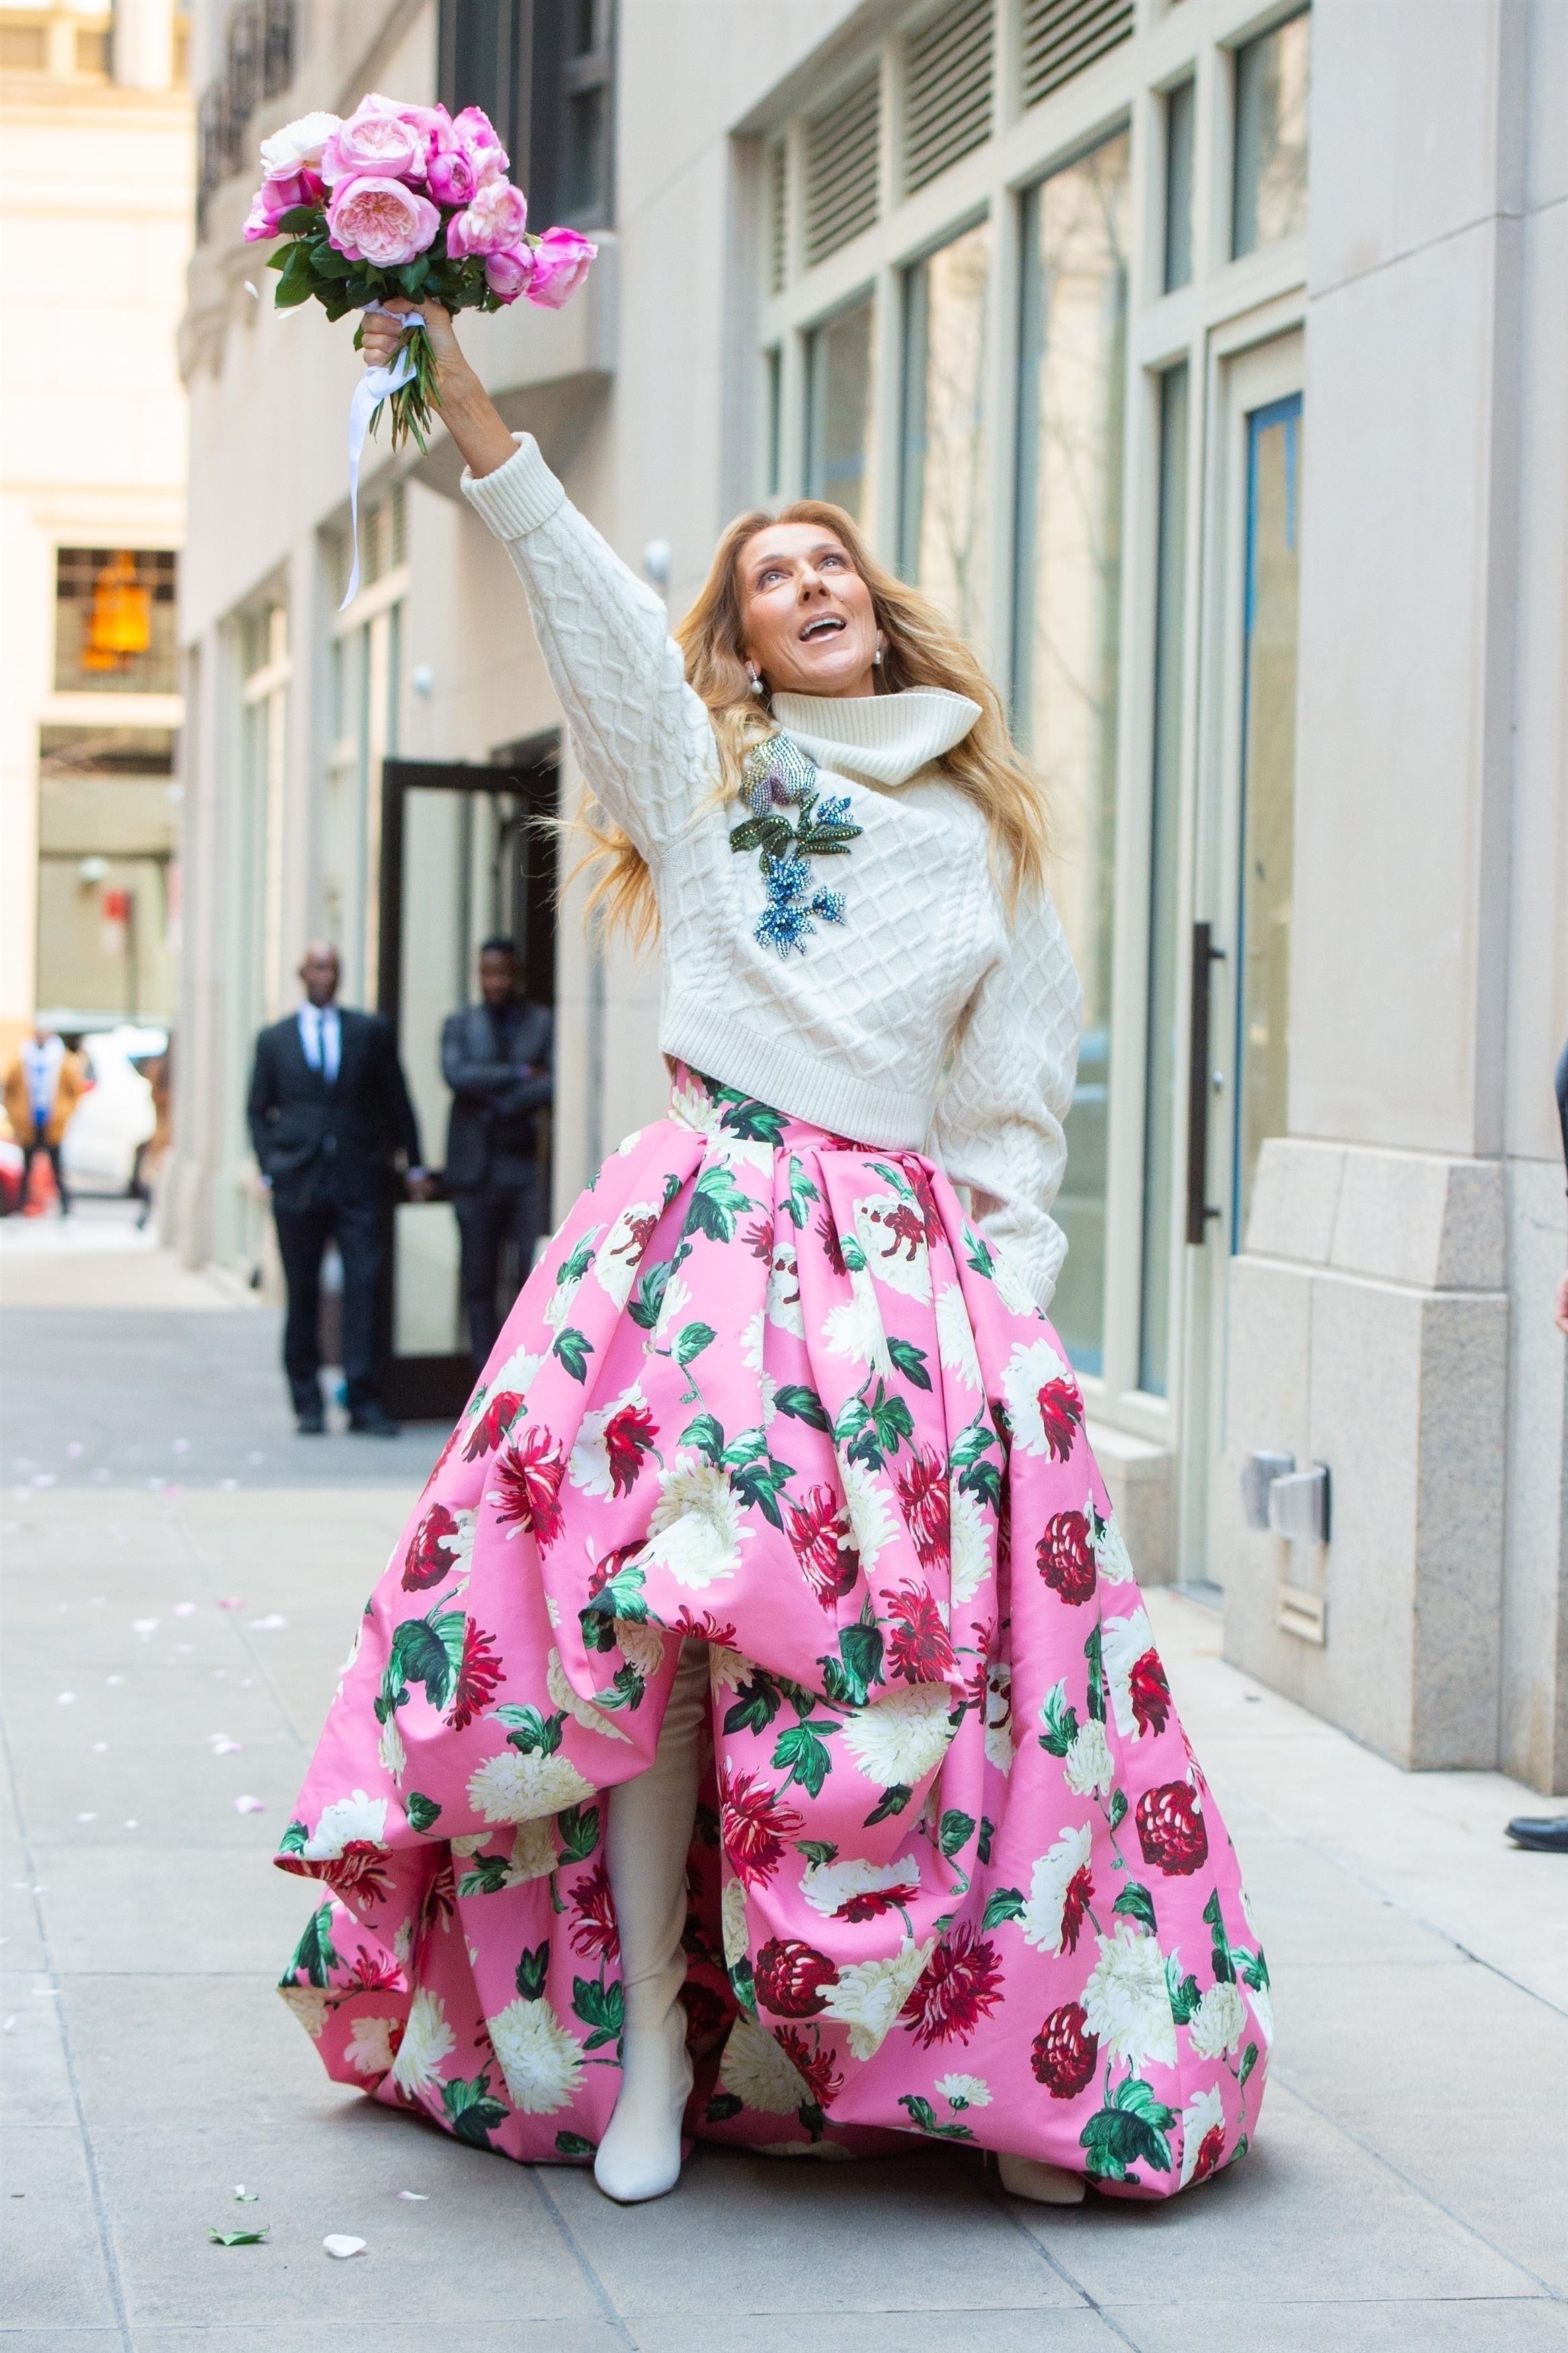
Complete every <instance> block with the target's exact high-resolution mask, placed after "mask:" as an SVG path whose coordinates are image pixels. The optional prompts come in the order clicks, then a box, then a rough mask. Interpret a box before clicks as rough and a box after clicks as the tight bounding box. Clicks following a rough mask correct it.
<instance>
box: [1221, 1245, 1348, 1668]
mask: <svg viewBox="0 0 1568 2353" xmlns="http://www.w3.org/2000/svg"><path fill="white" fill-rule="evenodd" d="M1311 1331H1312V1278H1311V1276H1310V1274H1309V1273H1307V1272H1306V1271H1302V1270H1299V1269H1297V1268H1295V1267H1291V1266H1285V1265H1281V1264H1280V1263H1279V1261H1273V1260H1262V1259H1255V1258H1251V1257H1243V1258H1238V1259H1237V1260H1236V1261H1235V1262H1234V1264H1233V1265H1232V1268H1231V1275H1230V1292H1229V1300H1228V1306H1227V1314H1226V1438H1225V1446H1224V1449H1223V1451H1222V1452H1221V1455H1220V1459H1219V1464H1218V1469H1217V1472H1216V1474H1215V1482H1214V1484H1213V1485H1212V1487H1211V1489H1210V1492H1209V1496H1208V1524H1209V1555H1210V1559H1211V1561H1212V1562H1213V1565H1214V1574H1215V1577H1217V1578H1218V1579H1219V1580H1220V1581H1221V1582H1223V1584H1224V1586H1225V1654H1226V1658H1227V1659H1229V1660H1230V1661H1231V1662H1233V1663H1234V1664H1235V1665H1237V1666H1239V1667H1245V1668H1246V1669H1247V1672H1249V1673H1252V1674H1255V1675H1257V1676H1258V1677H1259V1679H1260V1680H1261V1681H1262V1682H1264V1683H1268V1684H1269V1685H1271V1686H1272V1688H1273V1689H1274V1690H1276V1691H1282V1692H1285V1693H1287V1694H1289V1696H1290V1697H1291V1698H1292V1699H1297V1700H1300V1701H1302V1702H1304V1703H1305V1704H1308V1705H1312V1704H1315V1703H1314V1702H1312V1701H1311V1700H1310V1698H1309V1695H1308V1691H1307V1682H1308V1674H1309V1669H1310V1665H1311V1663H1312V1662H1313V1661H1314V1660H1316V1659H1317V1658H1318V1657H1319V1655H1320V1654H1318V1653H1316V1652H1311V1653H1309V1651H1308V1650H1307V1648H1306V1646H1304V1645H1303V1644H1302V1643H1300V1642H1298V1641H1293V1640H1292V1639H1291V1637H1290V1636H1289V1635H1287V1634H1282V1633H1281V1632H1280V1631H1279V1582H1280V1579H1281V1577H1283V1576H1284V1575H1285V1574H1286V1573H1287V1569H1288V1566H1289V1549H1290V1548H1289V1546H1286V1545H1282V1544H1281V1543H1280V1542H1279V1539H1278V1538H1277V1537H1275V1536H1271V1535H1266V1534H1263V1533H1260V1532H1259V1531H1258V1530H1257V1529H1254V1528H1249V1527H1247V1525H1245V1524H1244V1522H1243V1519H1242V1514H1241V1468H1242V1464H1243V1463H1244V1462H1245V1461H1246V1460H1247V1456H1248V1455H1249V1454H1252V1453H1255V1452H1257V1451H1259V1450H1261V1449H1264V1448H1269V1449H1282V1450H1284V1451H1287V1452H1289V1453H1292V1454H1294V1455H1295V1457H1296V1460H1297V1461H1298V1462H1300V1463H1302V1464H1304V1463H1305V1462H1306V1461H1307V1458H1308V1449H1309V1440H1310V1398H1309V1366H1310V1361H1311Z"/></svg>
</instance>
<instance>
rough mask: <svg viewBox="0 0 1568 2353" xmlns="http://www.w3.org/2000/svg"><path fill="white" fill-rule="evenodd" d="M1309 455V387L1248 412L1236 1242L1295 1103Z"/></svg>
mask: <svg viewBox="0 0 1568 2353" xmlns="http://www.w3.org/2000/svg"><path fill="white" fill-rule="evenodd" d="M1301 456H1302V451H1301V396H1300V393H1293V394H1292V395H1291V396H1290V397H1289V399H1288V400H1279V401H1276V402H1274V403H1273V404H1272V406H1269V407H1268V408H1260V409H1258V410H1256V411H1255V412H1254V414H1253V415H1252V416H1251V417H1249V418H1248V419H1247V603H1246V610H1245V627H1246V670H1245V676H1244V685H1243V693H1244V697H1245V700H1244V703H1243V721H1242V729H1243V733H1242V809H1241V913H1240V923H1239V926H1238V931H1239V937H1240V943H1241V987H1240V991H1239V995H1238V1000H1237V1072H1238V1074H1239V1089H1238V1104H1237V1136H1236V1167H1235V1172H1234V1202H1235V1215H1234V1217H1233V1219H1232V1223H1231V1246H1232V1248H1233V1249H1236V1250H1239V1249H1240V1248H1241V1246H1242V1242H1243V1240H1244V1239H1245V1237H1246V1232H1247V1211H1248V1209H1249V1208H1250V1207H1251V1204H1252V1183H1253V1178H1254V1176H1256V1174H1257V1171H1258V1153H1259V1151H1260V1149H1261V1148H1262V1145H1263V1141H1264V1138H1265V1137H1266V1136H1270V1135H1283V1134H1285V1132H1286V1126H1287V1115H1288V1111H1289V1102H1288V1096H1289V1075H1290V1069H1289V1021H1290V894H1291V882H1292V874H1293V869H1294V862H1295V819H1296V633H1297V605H1298V588H1299V583H1300V538H1301V530H1300V523H1301Z"/></svg>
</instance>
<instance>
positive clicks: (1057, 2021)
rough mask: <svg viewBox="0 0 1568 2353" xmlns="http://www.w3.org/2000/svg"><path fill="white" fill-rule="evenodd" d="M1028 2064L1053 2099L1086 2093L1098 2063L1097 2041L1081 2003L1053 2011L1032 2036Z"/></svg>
mask: <svg viewBox="0 0 1568 2353" xmlns="http://www.w3.org/2000/svg"><path fill="white" fill-rule="evenodd" d="M1029 2064H1030V2066H1031V2067H1032V2068H1033V2069H1034V2071H1035V2080H1036V2082H1037V2083H1038V2084H1044V2085H1045V2086H1046V2089H1047V2091H1048V2092H1049V2094H1050V2095H1051V2097H1052V2099H1053V2100H1076V2099H1077V2097H1078V2095H1079V2093H1080V2092H1087V2091H1088V2089H1089V2085H1090V2084H1092V2083H1093V2081H1094V2075H1095V2070H1096V2068H1097V2067H1098V2066H1099V2064H1100V2038H1099V2036H1098V2035H1097V2034H1095V2033H1093V2032H1092V2031H1090V2028H1089V2018H1088V2014H1087V2012H1086V2011H1085V2010H1084V2007H1083V2004H1082V2003H1081V2002H1080V2001H1064V2002H1063V2004H1062V2006H1061V2008H1060V2009H1059V2010H1052V2012H1051V2014H1050V2016H1049V2018H1047V2021H1046V2022H1045V2024H1044V2026H1042V2027H1041V2029H1040V2031H1039V2032H1038V2033H1037V2035H1036V2037H1035V2042H1034V2047H1033V2049H1032V2051H1031V2052H1030V2053H1029Z"/></svg>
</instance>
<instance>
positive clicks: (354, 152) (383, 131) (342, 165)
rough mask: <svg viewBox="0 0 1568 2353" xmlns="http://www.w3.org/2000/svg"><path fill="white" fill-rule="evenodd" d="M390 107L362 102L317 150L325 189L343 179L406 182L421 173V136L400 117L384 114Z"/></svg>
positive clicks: (384, 101) (386, 102)
mask: <svg viewBox="0 0 1568 2353" xmlns="http://www.w3.org/2000/svg"><path fill="white" fill-rule="evenodd" d="M390 105H391V100H388V99H384V98H381V99H378V98H367V99H363V100H361V103H360V105H359V107H358V108H357V110H356V111H355V112H354V113H353V114H351V115H350V117H349V119H348V121H346V122H344V123H340V125H339V127H338V129H337V130H336V131H334V132H333V133H332V135H331V138H330V139H329V140H328V142H327V143H326V145H325V147H324V148H323V149H322V150H321V177H322V179H323V180H325V182H326V184H327V185H328V187H329V188H335V187H336V186H338V185H339V184H340V183H341V182H342V181H343V180H356V179H364V178H370V177H374V178H376V179H382V180H406V179H410V178H412V177H414V176H416V174H421V173H423V171H424V169H425V143H426V142H425V137H424V134H423V132H420V131H419V130H418V129H417V128H416V126H415V125H414V124H413V123H412V122H405V121H404V120H403V118H402V116H401V115H400V114H395V113H391V112H388V111H386V110H387V109H388V108H389V107H390Z"/></svg>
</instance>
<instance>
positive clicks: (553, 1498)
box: [492, 1423, 566, 1547]
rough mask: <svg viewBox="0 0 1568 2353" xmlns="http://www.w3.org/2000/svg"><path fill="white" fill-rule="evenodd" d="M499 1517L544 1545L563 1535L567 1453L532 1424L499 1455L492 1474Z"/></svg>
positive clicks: (505, 1525)
mask: <svg viewBox="0 0 1568 2353" xmlns="http://www.w3.org/2000/svg"><path fill="white" fill-rule="evenodd" d="M492 1475H493V1477H494V1479H495V1482H496V1483H495V1486H494V1489H493V1490H492V1493H493V1497H494V1500H495V1503H496V1506H497V1509H496V1517H497V1519H498V1520H499V1521H500V1524H501V1525H502V1526H503V1527H505V1528H510V1529H516V1530H519V1531H521V1532H523V1533H525V1534H527V1535H531V1536H532V1537H533V1538H534V1540H535V1542H536V1543H537V1544H538V1545H539V1546H541V1547H545V1546H550V1545H552V1544H553V1543H554V1542H555V1539H556V1537H557V1536H558V1535H560V1534H561V1527H562V1510H561V1482H562V1480H563V1479H564V1477H565V1476H566V1456H565V1453H564V1452H563V1450H562V1448H560V1447H559V1446H557V1445H556V1443H555V1441H554V1440H553V1439H552V1437H551V1435H550V1432H549V1431H548V1430H544V1429H542V1428H541V1427H540V1425H539V1424H538V1423H533V1424H532V1425H531V1427H530V1428H529V1429H528V1430H526V1431H525V1432H524V1433H523V1440H522V1444H521V1446H519V1445H518V1444H517V1443H516V1441H515V1440H513V1441H512V1442H511V1443H510V1444H509V1445H508V1446H507V1448H506V1449H505V1451H504V1452H502V1453H501V1454H500V1455H498V1456H497V1458H496V1466H495V1470H494V1472H493V1473H492Z"/></svg>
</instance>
